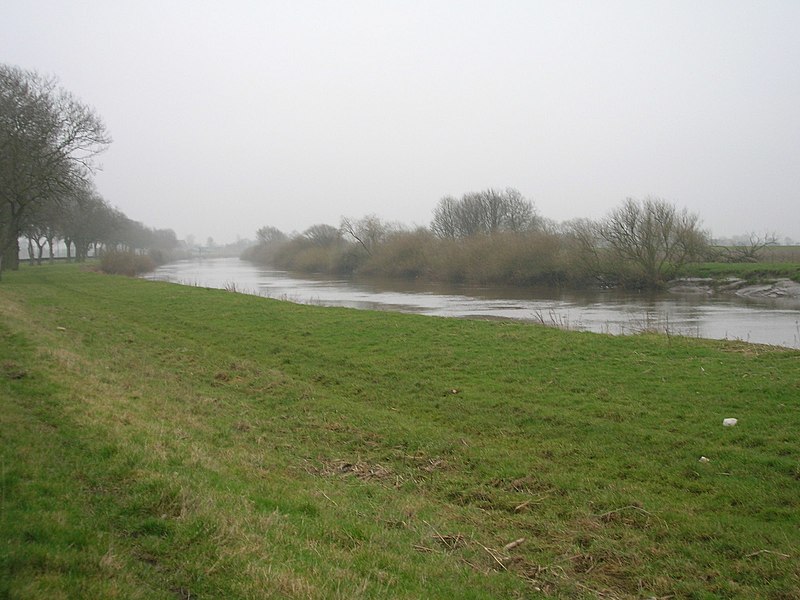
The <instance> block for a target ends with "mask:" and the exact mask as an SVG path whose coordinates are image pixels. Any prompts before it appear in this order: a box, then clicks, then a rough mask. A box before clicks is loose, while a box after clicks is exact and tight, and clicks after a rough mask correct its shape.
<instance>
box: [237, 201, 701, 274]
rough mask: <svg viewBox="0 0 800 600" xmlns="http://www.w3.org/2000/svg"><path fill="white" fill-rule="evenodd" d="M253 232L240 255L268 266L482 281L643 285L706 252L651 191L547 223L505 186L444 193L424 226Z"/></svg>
mask: <svg viewBox="0 0 800 600" xmlns="http://www.w3.org/2000/svg"><path fill="white" fill-rule="evenodd" d="M257 238H258V245H257V246H255V247H253V248H251V249H250V250H248V251H247V252H246V253H245V255H244V258H247V259H250V260H255V261H258V262H262V263H268V264H272V265H274V266H276V267H278V268H284V269H291V270H301V271H316V272H328V273H337V274H342V275H349V274H370V275H384V276H391V277H411V278H425V279H431V280H440V281H451V282H472V283H484V284H490V283H496V284H500V283H502V284H507V283H511V284H518V285H530V284H537V283H547V284H563V283H572V284H576V285H587V284H600V285H608V286H612V285H614V286H617V285H619V286H625V287H638V288H645V287H646V288H652V287H659V286H661V285H663V284H664V283H665V282H667V281H668V280H669V279H672V278H674V277H675V276H676V275H678V274H679V273H680V271H681V268H682V267H683V266H684V265H685V264H686V263H687V262H690V261H696V260H701V259H706V258H708V257H709V253H710V252H711V250H710V248H711V247H710V240H709V236H708V234H707V233H706V232H705V231H703V230H702V228H701V226H700V221H699V218H698V217H697V215H694V214H691V213H689V212H688V211H686V210H678V209H677V208H676V207H675V206H674V205H672V204H670V203H668V202H666V201H664V200H662V199H659V198H646V199H644V200H634V199H628V200H626V201H625V202H623V203H622V205H621V206H619V207H618V208H616V209H614V210H613V211H611V212H610V213H609V214H608V215H607V216H606V217H605V218H603V219H600V220H596V221H595V220H589V219H579V220H575V221H570V222H567V223H562V224H556V223H553V222H551V221H548V220H546V219H544V218H542V217H540V216H539V215H538V214H537V212H536V210H535V208H534V206H533V203H532V202H530V201H529V200H526V199H525V198H524V197H523V196H522V195H521V194H520V193H519V192H518V191H517V190H514V189H507V190H504V191H497V190H491V189H489V190H484V191H482V192H472V193H468V194H464V195H463V196H462V197H461V198H453V197H450V196H448V197H445V198H443V199H442V200H440V202H439V203H438V205H437V206H436V208H435V210H434V216H433V220H432V222H431V224H430V226H429V227H427V228H424V227H420V228H414V229H410V228H406V227H403V226H401V225H397V224H390V223H385V222H382V221H381V220H380V219H378V218H377V217H376V216H374V215H370V216H367V217H364V218H362V219H351V218H342V220H341V222H340V225H339V227H334V226H332V225H323V224H320V225H314V226H313V227H310V228H309V229H307V230H306V231H304V232H302V233H299V234H294V235H286V234H285V233H283V232H281V231H279V230H277V229H275V228H274V227H263V228H262V229H260V230H259V231H258V232H257Z"/></svg>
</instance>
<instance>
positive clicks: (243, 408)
mask: <svg viewBox="0 0 800 600" xmlns="http://www.w3.org/2000/svg"><path fill="white" fill-rule="evenodd" d="M798 397H800V353H798V352H797V351H792V350H786V349H780V348H772V347H764V346H754V345H748V344H744V343H741V342H714V341H704V340H697V339H686V338H680V337H674V336H670V337H667V336H653V335H641V336H632V337H611V336H607V335H599V334H591V333H578V332H568V331H560V330H556V329H551V328H546V327H541V326H533V325H526V324H519V323H506V322H484V321H464V320H457V319H438V318H430V317H421V316H415V315H400V314H389V313H379V312H370V311H355V310H348V309H335V308H321V307H314V306H299V305H295V304H290V303H284V302H279V301H275V300H268V299H263V298H258V297H255V296H248V295H241V294H232V293H228V292H225V291H222V290H207V289H203V288H194V287H186V286H178V285H170V284H166V283H159V282H148V281H142V280H136V279H128V278H123V277H114V276H106V275H102V274H99V273H92V272H84V271H82V270H80V268H79V266H78V265H74V264H61V265H54V266H49V265H45V266H42V267H39V268H26V269H22V270H21V271H19V272H15V273H9V274H8V276H7V278H6V281H5V282H4V284H3V285H2V286H0V466H1V472H0V487H1V489H0V499H2V510H0V597H11V598H16V597H31V598H32V597H54V598H58V597H63V598H67V597H69V598H100V597H104V598H109V597H120V598H147V599H151V598H175V597H180V598H195V597H197V598H203V597H214V598H223V597H224V598H252V597H266V598H302V599H307V598H353V597H363V598H386V597H392V598H422V597H425V598H500V597H502V598H530V597H547V598H597V597H603V598H644V597H659V598H663V597H676V598H710V597H738V598H775V599H779V598H786V599H788V598H796V597H798V596H800V536H798V532H799V531H800V406H799V405H798ZM728 417H735V418H738V420H739V422H738V424H737V425H736V426H735V427H723V425H722V421H723V419H724V418H728ZM701 457H704V458H701Z"/></svg>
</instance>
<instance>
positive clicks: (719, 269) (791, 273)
mask: <svg viewBox="0 0 800 600" xmlns="http://www.w3.org/2000/svg"><path fill="white" fill-rule="evenodd" d="M682 275H683V276H684V277H710V278H714V279H723V278H727V277H737V278H739V279H744V280H746V281H752V282H758V281H765V280H775V279H793V280H795V281H800V263H796V262H787V263H775V262H758V263H690V264H688V265H686V266H685V267H684V268H683V272H682Z"/></svg>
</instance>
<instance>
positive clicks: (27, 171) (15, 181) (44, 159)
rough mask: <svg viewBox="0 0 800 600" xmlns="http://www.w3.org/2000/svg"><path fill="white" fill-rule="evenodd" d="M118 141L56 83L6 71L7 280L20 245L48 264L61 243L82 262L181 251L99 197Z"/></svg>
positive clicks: (2, 153)
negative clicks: (97, 179)
mask: <svg viewBox="0 0 800 600" xmlns="http://www.w3.org/2000/svg"><path fill="white" fill-rule="evenodd" d="M110 143H111V137H110V135H109V134H108V131H107V130H106V127H105V125H104V123H103V122H102V120H101V119H100V118H99V117H98V116H97V115H96V114H95V112H94V111H93V110H92V109H91V108H89V107H88V106H86V105H85V104H83V103H81V102H80V101H79V100H78V99H76V98H75V97H74V96H73V95H72V94H71V93H70V92H68V91H66V90H64V89H63V88H61V87H60V86H59V85H58V83H57V81H56V80H55V79H54V78H48V77H43V76H41V75H39V74H38V73H36V72H33V71H26V70H23V69H20V68H18V67H14V66H9V65H3V64H0V273H2V271H3V270H5V269H8V268H16V267H17V266H18V261H19V240H20V238H25V239H27V241H28V251H29V254H30V256H31V257H32V258H33V257H34V256H36V257H37V258H38V261H39V262H41V260H42V256H43V253H44V250H45V248H47V249H48V253H49V256H50V257H51V258H52V257H53V255H54V245H55V243H56V241H57V240H61V241H63V242H64V243H65V244H66V246H67V253H68V256H69V257H72V255H73V254H72V250H73V248H74V257H75V258H76V259H78V260H82V259H84V258H86V256H87V254H88V253H89V251H90V249H91V248H94V250H95V251H96V250H97V249H98V246H100V245H102V246H105V247H112V248H119V247H123V248H125V249H128V250H131V251H134V250H141V249H144V248H157V249H159V251H167V250H169V249H171V248H174V247H175V246H176V245H177V240H176V239H175V234H174V232H172V231H171V230H153V229H149V228H147V227H145V226H144V225H142V224H141V223H138V222H135V221H132V220H130V219H128V218H127V217H126V216H125V215H124V214H122V213H121V212H120V211H118V210H116V209H114V208H113V207H111V206H110V205H109V204H108V202H106V201H105V200H104V199H103V198H102V197H101V196H100V194H99V193H98V192H97V190H96V189H95V186H94V183H93V175H94V173H95V169H96V162H95V159H96V157H97V156H98V154H100V153H101V152H102V151H103V150H104V149H105V148H106V147H107V146H108V145H109V144H110Z"/></svg>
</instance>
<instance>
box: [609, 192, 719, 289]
mask: <svg viewBox="0 0 800 600" xmlns="http://www.w3.org/2000/svg"><path fill="white" fill-rule="evenodd" d="M597 235H598V237H599V239H600V241H601V244H602V245H604V246H605V249H606V251H607V252H608V253H610V255H611V258H612V264H613V265H615V266H616V268H617V270H618V271H620V272H624V270H625V269H626V268H627V269H628V270H629V271H630V274H631V276H632V277H633V278H634V279H636V280H638V281H640V282H641V284H643V285H644V286H647V287H657V286H659V285H661V284H663V283H664V281H666V280H667V279H669V278H671V277H674V276H675V275H676V273H677V272H678V271H679V270H680V268H681V267H682V266H683V265H684V264H685V263H686V262H687V261H689V260H691V259H695V258H697V257H699V256H701V255H702V253H703V252H704V251H705V249H706V247H707V244H708V236H707V234H706V233H705V232H704V231H702V230H701V229H700V222H699V218H698V217H697V215H694V214H690V213H689V212H687V211H686V209H684V210H682V211H678V209H677V208H676V207H675V206H674V205H672V204H669V203H668V202H666V201H665V200H662V199H660V198H646V199H645V200H643V201H641V202H639V201H636V200H633V199H631V198H628V199H627V200H626V201H625V202H624V203H623V204H622V206H620V207H619V208H617V209H615V210H613V211H612V212H611V213H610V214H609V215H608V216H607V217H606V218H605V219H604V220H603V221H601V223H600V224H599V226H598V228H597Z"/></svg>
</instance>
